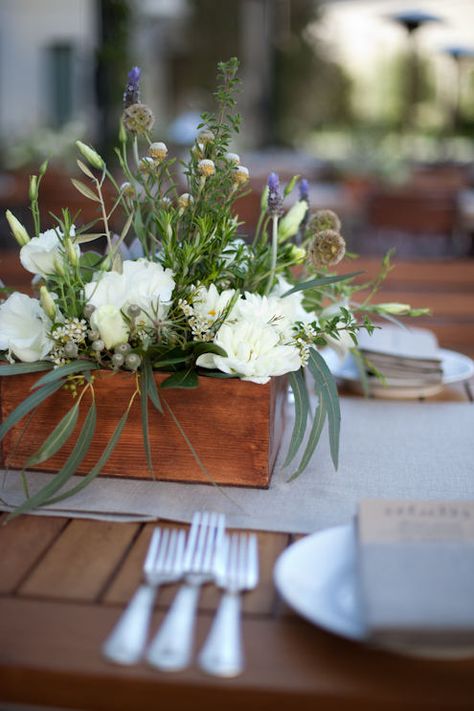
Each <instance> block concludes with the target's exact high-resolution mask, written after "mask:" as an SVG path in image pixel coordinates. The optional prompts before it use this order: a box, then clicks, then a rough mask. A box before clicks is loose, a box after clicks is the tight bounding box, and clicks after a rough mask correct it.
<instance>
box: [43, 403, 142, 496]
mask: <svg viewBox="0 0 474 711" xmlns="http://www.w3.org/2000/svg"><path fill="white" fill-rule="evenodd" d="M129 413H130V406H129V407H127V409H126V410H125V412H124V413H123V415H122V417H121V418H120V420H119V422H118V425H117V427H116V428H115V430H114V433H113V435H112V437H111V438H110V439H109V441H108V443H107V446H106V448H105V449H104V451H103V452H102V454H101V456H100V459H99V461H98V462H97V464H96V465H95V466H94V467H93V468H92V469H91V470H90V472H89V473H88V474H87V475H86V476H85V477H83V479H82V480H81V481H80V482H79V484H76V485H75V486H73V487H72V488H71V489H68V490H67V491H65V492H64V493H62V494H60V495H59V496H55V497H54V498H52V499H48V500H47V501H45V502H44V503H43V506H50V505H51V504H56V503H57V502H58V501H64V499H68V498H69V497H70V496H74V494H78V493H79V492H80V491H82V489H85V488H86V486H87V485H88V484H90V482H91V481H92V480H93V479H95V478H96V476H98V475H99V474H100V472H101V471H102V469H103V468H104V466H105V465H106V463H107V462H108V460H109V459H110V455H111V454H112V452H113V451H114V449H115V445H116V444H117V442H118V440H119V439H120V435H121V434H122V430H123V428H124V427H125V424H126V422H127V419H128V415H129Z"/></svg>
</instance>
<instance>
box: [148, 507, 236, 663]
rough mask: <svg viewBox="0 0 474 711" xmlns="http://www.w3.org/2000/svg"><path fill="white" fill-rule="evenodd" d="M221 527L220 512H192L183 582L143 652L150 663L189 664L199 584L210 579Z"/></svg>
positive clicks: (221, 515) (218, 545) (222, 528)
mask: <svg viewBox="0 0 474 711" xmlns="http://www.w3.org/2000/svg"><path fill="white" fill-rule="evenodd" d="M224 531H225V517H224V514H217V513H208V512H204V513H200V512H198V513H196V514H194V518H193V524H192V526H191V531H190V535H189V538H188V542H187V544H186V550H185V554H184V570H185V583H184V585H183V586H182V587H181V588H180V590H179V591H178V593H177V594H176V597H175V599H174V600H173V604H172V605H171V608H170V610H169V612H168V614H167V616H166V617H165V619H164V621H163V623H162V625H161V627H160V629H159V630H158V632H157V634H156V636H155V638H154V639H153V641H152V643H151V644H150V647H149V648H148V652H147V654H146V659H147V661H148V663H149V664H151V665H152V666H153V667H156V668H158V669H161V670H163V671H178V670H180V669H184V668H186V667H187V666H188V665H189V663H190V661H191V655H192V651H193V642H194V627H195V618H196V608H197V603H198V600H199V594H200V590H201V586H202V585H204V584H205V583H208V582H210V581H211V580H213V579H214V569H215V556H216V551H217V550H219V548H220V547H221V545H222V540H223V538H224Z"/></svg>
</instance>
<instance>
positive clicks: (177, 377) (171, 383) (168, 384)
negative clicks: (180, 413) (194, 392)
mask: <svg viewBox="0 0 474 711" xmlns="http://www.w3.org/2000/svg"><path fill="white" fill-rule="evenodd" d="M198 385H199V381H198V376H197V373H196V371H195V370H179V371H178V372H177V373H173V375H170V377H169V378H167V379H166V380H164V381H163V382H162V383H161V385H160V388H161V389H163V390H165V389H167V388H197V387H198Z"/></svg>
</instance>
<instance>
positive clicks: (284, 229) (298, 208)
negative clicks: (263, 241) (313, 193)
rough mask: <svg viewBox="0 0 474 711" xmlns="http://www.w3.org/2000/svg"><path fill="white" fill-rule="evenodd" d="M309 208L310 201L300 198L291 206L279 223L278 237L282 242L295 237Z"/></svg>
mask: <svg viewBox="0 0 474 711" xmlns="http://www.w3.org/2000/svg"><path fill="white" fill-rule="evenodd" d="M307 209H308V203H307V202H306V200H299V201H298V202H297V203H295V204H294V205H293V206H292V207H290V209H289V210H288V212H287V213H286V215H285V216H284V217H282V218H281V220H280V222H279V223H278V239H279V240H280V242H284V241H285V240H287V239H289V238H290V237H294V235H295V234H296V233H297V232H298V229H299V226H300V225H301V223H302V221H303V219H304V216H305V215H306V211H307Z"/></svg>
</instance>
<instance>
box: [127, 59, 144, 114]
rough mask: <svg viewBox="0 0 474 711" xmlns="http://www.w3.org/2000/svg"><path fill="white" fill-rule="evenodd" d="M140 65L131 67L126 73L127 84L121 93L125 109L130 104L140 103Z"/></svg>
mask: <svg viewBox="0 0 474 711" xmlns="http://www.w3.org/2000/svg"><path fill="white" fill-rule="evenodd" d="M140 75H141V69H140V67H133V68H132V69H131V70H130V71H129V73H128V79H127V86H126V87H125V91H124V94H123V106H124V108H125V109H127V108H128V107H129V106H132V104H139V103H140Z"/></svg>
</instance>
